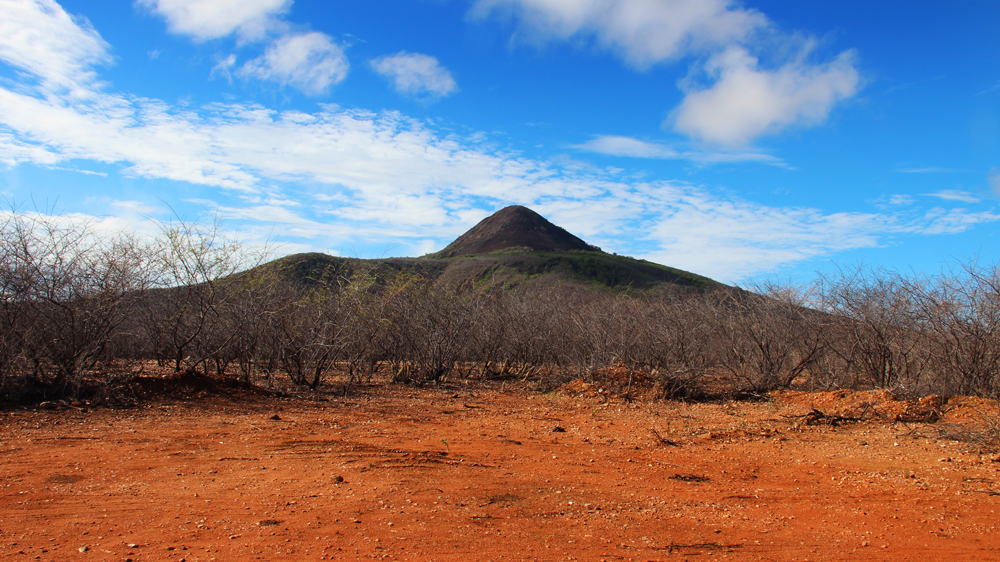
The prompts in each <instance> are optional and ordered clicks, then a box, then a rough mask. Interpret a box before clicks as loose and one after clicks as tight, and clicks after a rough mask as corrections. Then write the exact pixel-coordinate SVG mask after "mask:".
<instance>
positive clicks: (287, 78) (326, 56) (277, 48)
mask: <svg viewBox="0 0 1000 562" xmlns="http://www.w3.org/2000/svg"><path fill="white" fill-rule="evenodd" d="M349 69H350V63H348V61H347V56H346V55H345V54H344V49H343V48H341V47H340V46H339V45H336V44H334V42H333V40H332V39H331V38H330V36H329V35H326V34H324V33H319V32H317V31H313V32H309V33H302V34H299V35H286V36H284V37H281V38H279V39H277V40H275V41H274V43H272V44H271V46H269V47H268V48H267V51H265V52H264V54H263V55H261V56H259V57H257V58H255V59H253V60H251V61H248V62H247V63H246V64H244V65H243V67H242V68H240V70H239V75H240V76H243V77H253V78H258V79H260V80H268V81H271V82H277V83H278V84H281V85H282V86H291V87H293V88H296V89H298V90H301V91H302V92H303V93H305V94H307V95H310V96H318V95H322V94H325V93H327V92H328V91H329V90H330V86H332V85H334V84H338V83H340V82H342V81H343V80H344V78H347V71H348V70H349Z"/></svg>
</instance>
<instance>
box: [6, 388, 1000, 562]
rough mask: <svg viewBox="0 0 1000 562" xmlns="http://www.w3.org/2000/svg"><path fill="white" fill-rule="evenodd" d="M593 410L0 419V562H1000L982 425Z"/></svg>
mask: <svg viewBox="0 0 1000 562" xmlns="http://www.w3.org/2000/svg"><path fill="white" fill-rule="evenodd" d="M598 390H600V389H594V388H591V387H588V386H587V385H583V384H581V383H576V384H575V385H568V386H567V387H565V388H564V389H563V391H562V392H559V393H551V394H544V395H541V394H529V393H525V392H511V391H508V392H505V393H501V392H498V391H496V390H489V389H482V388H472V387H465V386H463V387H455V388H452V389H449V390H444V389H429V390H428V389H424V390H417V389H411V388H406V387H392V386H385V387H372V388H366V389H361V390H359V391H358V393H356V394H354V395H352V396H349V397H347V398H330V399H329V400H328V401H325V402H309V401H305V400H301V399H272V398H252V399H246V400H234V399H231V398H225V399H223V398H218V397H216V398H211V397H209V398H201V399H197V400H193V401H184V402H173V401H167V400H160V401H157V402H154V403H150V404H147V405H145V406H142V407H139V408H133V409H103V408H96V409H92V410H90V411H87V412H84V411H80V410H75V409H70V410H66V411H31V410H18V411H9V412H6V413H2V412H0V482H2V484H0V486H2V487H0V558H2V559H4V560H128V559H131V560H136V561H139V560H173V561H178V560H185V561H187V562H194V561H207V560H356V559H360V560H367V559H372V558H375V559H390V560H501V559H508V560H574V559H576V560H685V559H691V560H704V559H708V558H712V559H722V560H845V559H864V560H943V559H948V560H952V561H957V560H986V559H998V558H1000V533H997V512H998V511H1000V484H998V482H1000V462H997V461H1000V457H995V456H994V455H993V454H992V453H987V452H985V451H980V450H977V449H976V448H975V446H974V445H973V444H970V443H969V442H968V440H969V439H973V440H974V439H975V437H976V434H974V433H969V432H968V431H965V430H963V429H962V428H963V427H969V424H973V425H974V424H975V423H978V422H980V421H982V420H983V419H989V418H990V417H991V416H992V417H993V419H996V416H997V415H998V413H997V411H996V409H995V408H994V409H992V410H990V409H989V408H988V405H987V404H986V403H984V402H982V401H974V400H971V399H963V400H956V401H952V402H951V403H949V404H948V405H943V406H941V408H940V409H942V410H946V411H947V410H948V409H949V407H950V408H951V410H950V411H947V414H946V417H945V419H944V420H942V421H939V422H937V423H936V424H926V423H917V422H913V423H908V424H907V423H901V422H893V421H891V420H892V419H893V418H894V417H895V418H898V417H899V415H898V414H899V412H905V411H906V410H907V406H906V405H905V404H900V403H896V402H892V401H891V400H889V399H888V397H887V396H886V395H879V394H878V393H857V394H853V393H824V394H803V393H785V394H781V395H775V396H773V397H772V399H771V400H770V401H767V402H759V403H747V402H730V403H713V404H682V403H675V402H652V403H641V404H638V403H632V404H628V403H619V402H614V401H612V402H610V403H609V402H607V401H606V399H605V398H604V396H603V394H601V393H599V392H597V391H598ZM866 404H867V405H868V406H865V405H866ZM872 405H874V406H873V407H872ZM814 406H815V407H816V408H818V409H819V410H821V411H822V412H823V413H826V414H831V415H832V414H834V413H836V414H837V415H841V416H844V417H858V416H857V414H859V413H864V417H868V418H874V419H869V420H868V421H862V422H857V423H846V424H843V425H838V426H831V425H806V424H805V423H804V422H806V421H807V420H808V419H814V421H818V422H823V421H829V420H828V419H827V420H824V419H816V417H815V415H814V417H813V418H805V417H799V416H804V415H805V414H808V413H810V410H811V408H812V407H814ZM929 407H933V404H932V405H930V406H929ZM911 410H912V408H911ZM275 416H277V417H276V418H275V419H272V418H274V417H275ZM279 418H280V419H279ZM958 424H964V425H958ZM557 428H558V429H563V430H565V431H559V430H558V429H557ZM657 434H658V435H657ZM948 434H950V435H952V436H955V437H962V438H964V439H966V441H965V442H959V441H954V440H950V439H942V438H941V435H948Z"/></svg>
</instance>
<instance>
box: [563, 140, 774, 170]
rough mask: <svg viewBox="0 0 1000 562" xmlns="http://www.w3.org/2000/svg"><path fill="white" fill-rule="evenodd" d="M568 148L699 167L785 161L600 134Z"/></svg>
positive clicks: (736, 152) (759, 154)
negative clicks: (677, 161) (687, 162)
mask: <svg viewBox="0 0 1000 562" xmlns="http://www.w3.org/2000/svg"><path fill="white" fill-rule="evenodd" d="M570 148H575V149H578V150H585V151H587V152H596V153H598V154H607V155H608V156H624V157H628V158H654V159H660V160H690V161H692V162H698V163H702V164H718V163H725V162H761V163H764V164H771V165H773V166H786V164H785V162H784V161H783V160H781V159H780V158H778V157H776V156H772V155H770V154H766V153H763V152H754V151H731V152H724V151H715V152H698V151H690V150H688V151H678V150H676V149H674V148H671V147H669V146H666V145H663V144H659V143H654V142H648V141H644V140H640V139H635V138H632V137H622V136H615V135H600V136H596V137H594V138H593V139H591V140H589V141H587V142H585V143H583V144H578V145H573V146H571V147H570Z"/></svg>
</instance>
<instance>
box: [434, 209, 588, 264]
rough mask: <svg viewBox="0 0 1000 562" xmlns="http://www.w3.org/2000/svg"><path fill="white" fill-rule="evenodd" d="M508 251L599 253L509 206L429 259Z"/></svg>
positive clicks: (532, 214)
mask: <svg viewBox="0 0 1000 562" xmlns="http://www.w3.org/2000/svg"><path fill="white" fill-rule="evenodd" d="M507 249H519V250H528V251H531V252H570V251H573V250H578V251H583V252H600V251H601V249H600V248H598V247H597V246H591V245H590V244H587V243H586V242H584V241H583V240H581V239H580V238H578V237H576V236H574V235H572V234H570V233H569V232H568V231H567V230H566V229H564V228H562V227H559V226H556V225H554V224H552V223H551V222H549V221H548V220H547V219H546V218H545V217H543V216H542V215H539V214H538V213H536V212H535V211H532V210H531V209H529V208H527V207H522V206H521V205H512V206H510V207H505V208H503V209H500V210H499V211H497V212H496V213H493V214H492V215H490V216H488V217H486V218H485V219H483V220H482V221H480V222H479V224H477V225H476V226H474V227H472V228H471V229H470V230H469V231H468V232H466V233H465V234H463V235H461V236H459V237H458V238H456V239H455V241H454V242H452V243H451V244H448V246H446V247H445V249H443V250H441V251H440V252H437V253H435V254H431V256H428V257H435V258H453V257H457V256H471V255H475V254H489V253H491V252H497V251H500V250H507Z"/></svg>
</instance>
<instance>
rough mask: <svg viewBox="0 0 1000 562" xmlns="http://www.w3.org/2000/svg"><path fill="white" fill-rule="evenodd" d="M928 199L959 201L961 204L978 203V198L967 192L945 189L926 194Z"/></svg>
mask: <svg viewBox="0 0 1000 562" xmlns="http://www.w3.org/2000/svg"><path fill="white" fill-rule="evenodd" d="M927 196H928V197H937V198H938V199H944V200H945V201H961V202H962V203H979V198H978V197H976V196H975V195H972V194H971V193H969V192H967V191H957V190H955V189H945V190H942V191H938V192H937V193H928V194H927Z"/></svg>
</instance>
